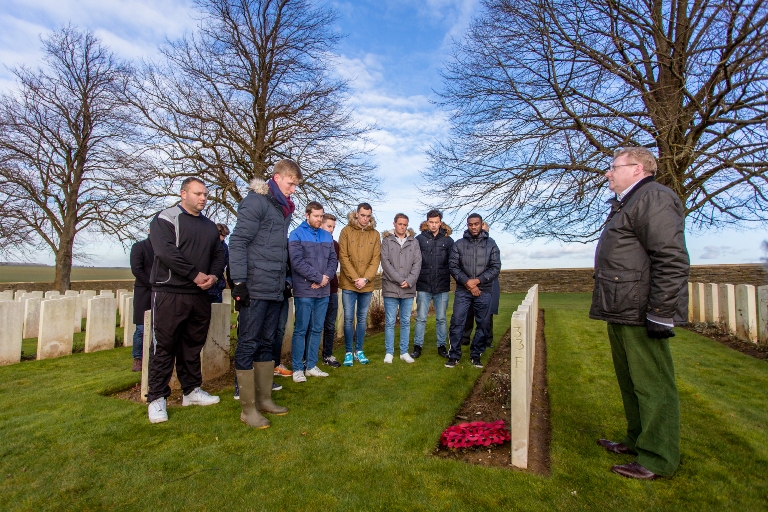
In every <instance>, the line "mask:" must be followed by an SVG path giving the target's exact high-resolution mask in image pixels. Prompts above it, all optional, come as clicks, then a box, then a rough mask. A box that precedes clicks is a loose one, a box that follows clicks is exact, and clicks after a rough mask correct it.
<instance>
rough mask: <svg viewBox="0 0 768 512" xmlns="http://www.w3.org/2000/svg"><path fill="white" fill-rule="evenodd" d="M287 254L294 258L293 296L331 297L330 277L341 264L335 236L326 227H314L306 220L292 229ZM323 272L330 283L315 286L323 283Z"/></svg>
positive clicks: (292, 273) (292, 274) (292, 269)
mask: <svg viewBox="0 0 768 512" xmlns="http://www.w3.org/2000/svg"><path fill="white" fill-rule="evenodd" d="M288 254H290V257H291V276H292V277H293V296H294V297H300V298H317V297H328V296H329V295H330V294H331V285H330V279H331V278H333V276H335V275H336V267H337V266H338V264H339V260H338V258H336V251H335V250H334V248H333V236H332V235H331V234H330V233H328V232H327V231H325V230H324V229H319V228H318V229H315V228H313V227H311V226H310V225H309V224H308V223H307V221H306V220H305V221H304V222H302V223H301V224H300V225H299V227H297V228H296V229H294V230H293V231H291V235H290V236H289V237H288ZM324 275H325V276H328V279H329V283H328V284H327V285H326V286H323V287H322V288H317V289H313V288H312V284H313V283H314V284H320V282H321V281H322V280H323V276H324Z"/></svg>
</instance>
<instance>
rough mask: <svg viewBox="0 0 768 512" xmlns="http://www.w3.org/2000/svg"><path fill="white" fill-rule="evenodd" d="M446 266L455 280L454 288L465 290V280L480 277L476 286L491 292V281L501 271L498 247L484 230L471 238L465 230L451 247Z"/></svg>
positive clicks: (483, 290)
mask: <svg viewBox="0 0 768 512" xmlns="http://www.w3.org/2000/svg"><path fill="white" fill-rule="evenodd" d="M448 266H449V268H450V269H451V276H453V278H454V279H455V280H456V290H464V291H466V288H464V285H465V284H467V281H469V280H470V279H480V284H479V285H478V288H480V290H481V291H482V292H485V293H491V292H492V290H493V281H494V279H496V278H497V277H498V275H499V272H500V271H501V258H500V256H499V247H498V246H497V245H496V242H495V241H494V240H493V238H491V237H490V236H488V233H487V232H486V231H480V234H479V235H478V237H477V238H473V237H472V235H470V234H469V230H465V231H464V236H463V237H462V238H460V239H459V240H456V242H454V244H453V247H451V258H450V260H449V261H448ZM467 293H469V292H467Z"/></svg>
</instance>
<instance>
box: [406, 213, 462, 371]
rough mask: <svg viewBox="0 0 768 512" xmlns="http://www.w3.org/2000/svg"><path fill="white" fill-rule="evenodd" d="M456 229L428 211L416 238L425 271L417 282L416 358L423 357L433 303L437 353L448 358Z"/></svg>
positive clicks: (439, 215) (414, 349)
mask: <svg viewBox="0 0 768 512" xmlns="http://www.w3.org/2000/svg"><path fill="white" fill-rule="evenodd" d="M451 233H452V230H451V228H450V226H448V225H447V224H445V223H444V222H443V214H442V213H441V212H440V211H439V210H430V211H429V212H427V220H426V221H425V222H422V223H421V233H420V234H419V235H418V236H417V237H416V241H417V242H419V248H420V249H421V271H420V273H419V280H418V281H417V282H416V291H417V292H418V294H417V295H416V329H415V332H414V334H413V354H412V355H413V357H414V358H418V357H420V356H421V348H422V345H424V331H425V330H426V327H427V316H428V315H429V304H430V302H432V303H433V304H434V306H435V335H436V336H437V353H438V354H439V355H440V357H446V358H447V357H448V350H447V349H446V348H445V338H446V325H447V322H446V313H447V311H448V293H449V292H450V290H451V271H450V269H449V268H448V260H449V258H450V255H451V247H453V238H451Z"/></svg>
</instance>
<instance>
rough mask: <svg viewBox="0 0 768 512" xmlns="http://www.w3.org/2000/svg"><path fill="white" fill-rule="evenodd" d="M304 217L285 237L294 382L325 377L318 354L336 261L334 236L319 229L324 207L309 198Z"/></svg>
mask: <svg viewBox="0 0 768 512" xmlns="http://www.w3.org/2000/svg"><path fill="white" fill-rule="evenodd" d="M305 216H306V220H305V221H304V222H302V223H301V224H300V225H299V227H297V228H296V229H294V230H293V231H292V232H291V235H290V237H288V253H289V255H290V257H291V276H292V278H293V305H294V310H295V314H296V321H295V324H294V327H293V338H292V339H291V358H292V366H293V368H292V369H293V381H294V382H306V380H307V378H306V376H307V375H309V376H311V377H327V376H328V374H327V373H325V372H324V371H322V370H321V369H320V368H318V367H317V353H318V350H319V348H320V337H321V335H322V333H323V324H324V323H325V311H326V309H327V308H328V297H329V295H330V291H331V287H330V286H329V285H330V283H331V279H332V278H333V276H334V275H336V267H337V265H338V263H339V261H338V259H337V258H336V251H335V250H334V247H333V236H332V235H331V234H330V233H328V232H327V231H325V230H324V229H320V225H321V224H322V222H323V206H322V205H321V204H320V203H318V202H316V201H311V202H310V203H309V204H307V208H306V212H305ZM307 329H309V330H310V334H309V347H307V350H306V357H307V358H306V363H302V359H303V358H304V348H305V340H306V339H307Z"/></svg>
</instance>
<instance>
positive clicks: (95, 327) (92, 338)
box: [85, 296, 117, 352]
mask: <svg viewBox="0 0 768 512" xmlns="http://www.w3.org/2000/svg"><path fill="white" fill-rule="evenodd" d="M116 319H117V299H114V298H112V297H105V296H101V297H95V298H93V299H90V300H88V319H87V321H86V324H85V351H86V352H96V351H97V350H107V349H110V348H115V322H116Z"/></svg>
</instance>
